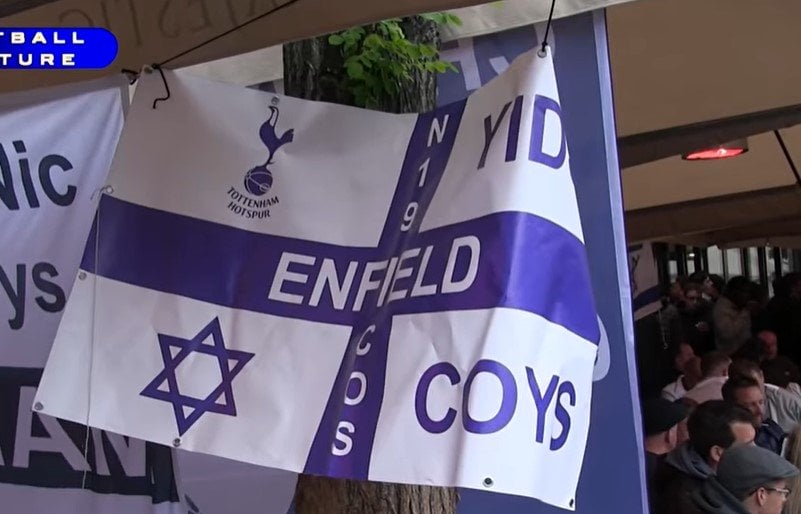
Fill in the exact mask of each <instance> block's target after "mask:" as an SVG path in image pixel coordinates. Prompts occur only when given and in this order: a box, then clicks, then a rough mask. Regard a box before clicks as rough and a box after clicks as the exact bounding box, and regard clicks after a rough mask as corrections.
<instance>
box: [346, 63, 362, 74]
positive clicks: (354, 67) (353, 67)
mask: <svg viewBox="0 0 801 514" xmlns="http://www.w3.org/2000/svg"><path fill="white" fill-rule="evenodd" d="M346 70H347V72H348V77H350V78H352V79H361V78H362V77H364V67H363V66H362V65H361V63H360V62H359V61H356V60H352V61H350V62H348V64H347V65H346Z"/></svg>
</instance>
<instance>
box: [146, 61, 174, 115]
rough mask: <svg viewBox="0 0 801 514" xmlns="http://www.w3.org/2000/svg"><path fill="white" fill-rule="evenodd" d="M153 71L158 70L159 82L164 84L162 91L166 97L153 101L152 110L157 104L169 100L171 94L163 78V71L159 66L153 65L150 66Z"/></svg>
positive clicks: (165, 78) (165, 79)
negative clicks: (164, 90) (165, 93)
mask: <svg viewBox="0 0 801 514" xmlns="http://www.w3.org/2000/svg"><path fill="white" fill-rule="evenodd" d="M151 67H152V68H153V69H154V70H158V72H159V74H160V75H161V80H162V82H164V89H166V90H167V96H163V97H161V98H156V99H155V100H153V108H154V109H155V108H156V104H157V103H159V102H163V101H164V100H169V99H170V96H172V93H170V85H169V84H168V83H167V77H165V76H164V71H163V70H162V69H161V65H160V64H154V65H153V66H151Z"/></svg>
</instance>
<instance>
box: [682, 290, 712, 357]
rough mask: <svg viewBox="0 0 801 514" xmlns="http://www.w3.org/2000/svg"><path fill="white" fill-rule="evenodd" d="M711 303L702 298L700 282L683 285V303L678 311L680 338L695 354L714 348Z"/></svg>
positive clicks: (704, 352)
mask: <svg viewBox="0 0 801 514" xmlns="http://www.w3.org/2000/svg"><path fill="white" fill-rule="evenodd" d="M711 305H712V304H710V303H709V302H707V301H706V300H704V298H703V288H702V287H701V285H700V284H696V283H695V282H688V283H687V284H686V285H685V286H684V304H683V306H682V308H681V309H680V311H679V314H680V316H681V331H682V339H683V340H684V341H685V342H687V343H689V344H690V345H691V346H692V347H693V350H694V351H695V353H696V355H704V354H706V353H708V352H711V351H712V350H714V349H715V335H714V334H713V333H712V317H711V315H712V309H711Z"/></svg>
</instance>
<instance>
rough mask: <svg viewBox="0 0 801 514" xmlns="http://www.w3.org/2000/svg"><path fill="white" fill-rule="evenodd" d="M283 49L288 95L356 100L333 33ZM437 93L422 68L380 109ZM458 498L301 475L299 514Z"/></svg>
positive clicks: (385, 509) (407, 29)
mask: <svg viewBox="0 0 801 514" xmlns="http://www.w3.org/2000/svg"><path fill="white" fill-rule="evenodd" d="M402 27H403V30H404V33H405V34H406V38H407V39H409V40H410V41H412V42H415V43H423V42H425V43H428V44H433V45H435V46H436V48H439V46H440V37H439V31H438V28H437V26H436V24H434V23H432V22H430V21H426V20H423V19H422V18H420V17H412V18H405V19H404V20H403V24H402ZM368 30H369V29H368ZM283 51H284V91H285V92H286V94H287V95H289V96H294V97H297V98H306V99H309V100H318V101H325V102H333V103H339V104H345V105H353V97H352V96H351V95H350V93H349V92H348V91H347V89H346V88H345V79H346V75H345V70H344V68H343V63H344V58H343V56H342V53H341V50H340V48H339V47H335V46H332V45H330V44H328V37H327V36H322V37H318V38H313V39H308V40H305V41H298V42H294V43H288V44H286V45H284V49H283ZM436 97H437V82H436V75H435V74H433V73H427V72H422V71H416V72H415V73H414V74H413V76H412V80H410V81H408V82H406V83H404V84H402V85H401V87H400V94H398V95H397V97H385V98H382V99H381V101H380V106H379V107H380V108H379V110H381V111H384V112H393V113H413V112H425V111H430V110H433V109H434V107H435V106H436ZM431 457H432V458H436V456H431ZM399 458H403V457H402V456H399ZM457 503H458V494H457V491H456V489H455V488H445V487H431V486H418V485H405V484H388V483H379V482H360V481H356V480H343V479H334V478H327V477H317V476H310V475H300V477H299V479H298V484H297V488H296V490H295V511H296V513H297V514H340V513H341V514H374V513H386V514H455V513H456V505H457Z"/></svg>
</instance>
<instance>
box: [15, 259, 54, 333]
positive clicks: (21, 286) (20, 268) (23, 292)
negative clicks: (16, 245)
mask: <svg viewBox="0 0 801 514" xmlns="http://www.w3.org/2000/svg"><path fill="white" fill-rule="evenodd" d="M58 276H59V273H58V270H56V267H55V266H53V265H52V264H50V263H49V262H37V263H35V264H33V265H28V264H25V263H22V264H17V265H5V266H3V265H2V264H0V286H1V287H2V290H3V293H4V294H0V313H4V312H6V311H8V312H10V314H9V315H8V317H7V322H8V326H9V327H11V330H20V329H21V328H22V327H23V326H24V325H25V306H26V299H27V298H28V291H29V290H31V291H34V292H33V293H32V295H34V294H35V295H36V296H35V297H34V303H35V304H36V305H37V306H38V307H39V308H40V309H41V310H42V311H44V312H48V313H58V312H61V311H63V310H64V306H65V305H66V302H67V296H66V294H65V293H64V289H63V288H62V287H61V286H60V285H59V284H57V283H56V282H54V281H53V279H54V278H56V277H58ZM29 282H33V286H31V285H30V284H29ZM34 288H35V289H34ZM36 292H38V293H39V294H36ZM4 296H5V297H6V298H7V299H8V302H4V301H2V298H3V297H4ZM6 304H7V305H8V307H9V308H5V305H6Z"/></svg>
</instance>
